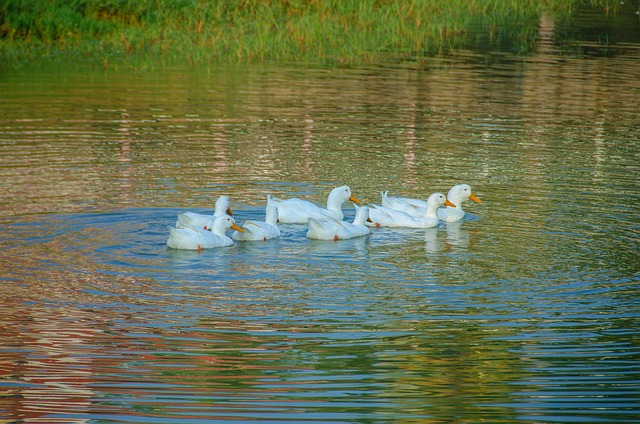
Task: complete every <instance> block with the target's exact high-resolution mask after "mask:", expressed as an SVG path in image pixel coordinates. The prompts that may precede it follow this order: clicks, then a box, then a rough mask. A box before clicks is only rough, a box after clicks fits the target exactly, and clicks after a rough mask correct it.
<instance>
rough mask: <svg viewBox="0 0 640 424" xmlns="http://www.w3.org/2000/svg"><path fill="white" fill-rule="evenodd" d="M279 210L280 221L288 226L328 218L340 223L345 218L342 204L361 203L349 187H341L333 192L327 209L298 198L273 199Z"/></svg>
mask: <svg viewBox="0 0 640 424" xmlns="http://www.w3.org/2000/svg"><path fill="white" fill-rule="evenodd" d="M273 200H274V202H275V205H276V208H277V209H278V221H279V222H282V223H287V224H306V223H307V222H308V221H309V218H313V219H315V220H322V219H325V218H326V217H327V216H328V217H331V218H333V219H336V220H338V221H341V220H342V219H343V218H344V214H343V213H342V204H343V203H344V202H346V201H347V200H350V201H352V202H355V203H360V201H359V200H358V199H356V198H355V197H354V196H353V194H352V193H351V189H350V188H349V187H348V186H340V187H336V188H334V189H333V190H331V193H329V196H328V198H327V207H326V208H322V207H320V206H318V205H316V204H314V203H312V202H309V201H307V200H302V199H298V198H295V197H293V198H290V199H278V198H276V197H273Z"/></svg>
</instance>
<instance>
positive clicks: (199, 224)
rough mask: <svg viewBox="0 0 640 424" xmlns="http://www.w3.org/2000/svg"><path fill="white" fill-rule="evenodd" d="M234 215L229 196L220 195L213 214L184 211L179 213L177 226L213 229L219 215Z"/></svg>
mask: <svg viewBox="0 0 640 424" xmlns="http://www.w3.org/2000/svg"><path fill="white" fill-rule="evenodd" d="M223 215H233V212H232V211H231V206H230V202H229V197H227V196H220V197H218V200H216V206H215V210H214V212H213V215H204V214H201V213H196V212H182V213H179V214H178V220H177V221H176V228H188V227H192V228H202V229H204V230H209V231H211V228H212V227H213V220H214V219H215V218H216V217H218V216H223Z"/></svg>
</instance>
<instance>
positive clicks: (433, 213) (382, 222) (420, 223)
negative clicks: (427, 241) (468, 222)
mask: <svg viewBox="0 0 640 424" xmlns="http://www.w3.org/2000/svg"><path fill="white" fill-rule="evenodd" d="M426 203H427V207H426V208H425V209H424V211H423V215H422V216H421V217H414V216H411V215H409V214H408V213H406V212H403V211H400V210H396V209H392V208H387V207H384V206H379V205H372V207H371V210H370V211H369V217H370V218H371V221H372V222H371V224H369V225H370V226H375V227H408V228H431V227H435V226H437V225H438V222H439V220H438V208H440V207H441V206H443V205H447V206H451V207H455V206H454V205H453V203H451V202H449V200H448V199H447V198H446V197H445V195H444V194H442V193H433V194H432V195H431V196H429V198H428V199H427V202H426Z"/></svg>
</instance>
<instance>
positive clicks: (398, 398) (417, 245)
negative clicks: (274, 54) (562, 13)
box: [0, 43, 640, 423]
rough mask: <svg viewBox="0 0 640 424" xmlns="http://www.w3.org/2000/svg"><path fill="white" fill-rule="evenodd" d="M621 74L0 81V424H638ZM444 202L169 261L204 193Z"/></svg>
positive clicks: (287, 74)
mask: <svg viewBox="0 0 640 424" xmlns="http://www.w3.org/2000/svg"><path fill="white" fill-rule="evenodd" d="M639 63H640V45H638V44H637V43H636V44H633V43H626V44H623V45H621V46H617V47H616V48H615V49H614V48H610V49H608V50H607V52H606V54H602V55H598V54H591V55H586V56H585V55H579V54H568V53H566V52H560V51H558V50H556V48H555V46H554V45H553V44H551V43H546V44H545V43H541V45H540V51H539V52H538V53H537V54H536V55H534V56H531V57H527V58H526V59H523V58H522V57H514V56H511V55H509V54H505V53H483V54H476V53H473V52H459V53H458V54H457V55H455V56H451V57H446V58H435V59H432V60H429V61H426V62H424V63H422V62H421V63H420V64H417V63H388V64H384V65H380V66H368V67H361V68H355V69H322V68H314V67H309V66H305V67H300V66H288V67H278V66H267V65H264V66H249V67H246V66H238V67H220V68H215V69H170V70H164V71H162V70H156V71H154V72H143V73H136V72H129V71H124V70H115V69H107V70H98V69H87V68H84V67H83V66H77V67H73V66H71V67H65V68H64V69H57V70H46V71H42V70H24V71H21V72H19V73H6V74H3V75H1V76H0V92H1V93H2V95H1V96H2V102H0V193H1V194H2V195H1V196H0V224H1V225H2V230H0V279H1V284H0V295H1V296H2V300H3V301H2V303H1V304H0V326H1V328H2V331H0V376H1V377H0V393H1V394H2V395H1V396H0V419H4V420H7V421H10V422H99V421H122V422H176V421H178V420H180V422H192V423H198V422H211V421H222V420H236V421H238V420H239V421H274V422H282V421H298V422H299V421H308V422H313V421H317V422H384V421H406V422H460V423H472V422H478V421H487V422H493V423H511V422H536V423H541V422H554V423H560V422H603V423H604V422H606V423H611V422H637V421H638V420H639V419H640V408H639V407H638V395H639V393H640V365H639V364H640V362H639V361H638V360H639V359H640V347H639V345H638V337H637V334H638V331H639V325H638V318H639V316H640V307H639V303H638V295H639V282H640V272H639V271H640V269H639V268H640V267H639V265H638V264H639V261H638V253H639V245H638V241H639V233H640V231H639V226H638V222H639V218H640V216H639V215H640V214H639V208H638V205H637V202H638V200H639V197H640V196H639V192H638V186H639V185H638V184H639V183H640V181H639V179H640V178H639V175H640V173H639V171H640V169H639V166H638V158H639V148H638V140H639V139H640V118H639V117H638V99H640V85H639V84H638V79H637V69H638V64H639ZM459 182H466V183H469V184H471V185H472V186H473V188H474V191H475V192H476V194H477V195H478V196H479V197H480V198H481V199H482V200H483V203H482V204H470V205H468V207H467V208H466V210H467V212H468V213H469V214H468V216H467V217H466V219H465V220H464V221H463V222H459V223H454V224H447V225H445V224H442V225H441V226H440V227H439V228H434V229H428V230H412V229H401V230H391V229H384V228H381V229H374V230H373V231H372V234H371V235H370V236H368V237H364V238H359V239H353V240H347V241H340V242H320V241H310V240H307V239H306V238H305V228H304V226H297V225H283V226H282V230H283V235H282V237H281V238H280V239H276V240H270V241H267V242H264V243H252V244H250V243H245V244H237V245H234V246H233V247H230V248H222V249H214V250H207V251H204V252H202V253H198V252H189V251H175V250H171V249H167V248H166V246H165V242H166V238H167V236H168V230H167V226H168V225H172V224H173V223H174V222H175V217H176V213H177V212H179V211H183V210H194V211H200V212H205V211H211V210H212V207H213V202H214V201H215V199H216V198H217V196H219V195H222V194H225V195H228V196H230V197H231V199H232V208H233V210H234V211H235V215H234V216H235V217H236V219H237V221H238V222H240V223H241V222H243V221H244V220H245V219H261V218H262V217H263V216H264V203H265V196H266V194H267V193H271V194H274V195H277V196H280V197H290V196H297V197H304V198H306V199H309V200H313V201H315V202H317V203H322V202H324V201H325V199H326V195H327V193H328V192H329V190H330V189H331V188H332V187H334V186H337V185H342V184H349V185H350V186H351V188H352V190H353V192H354V194H355V195H356V196H357V197H359V198H361V199H362V200H363V201H364V202H365V203H368V202H373V203H379V201H380V195H379V193H380V191H382V190H389V192H390V194H394V195H405V196H413V197H421V198H426V197H427V196H428V195H429V194H430V193H432V192H434V191H442V192H445V193H446V191H447V190H448V189H449V187H451V186H452V185H453V184H457V183H459ZM465 206H466V205H465ZM344 210H345V213H346V215H347V219H351V218H352V217H353V214H354V213H353V209H352V207H351V205H345V207H344Z"/></svg>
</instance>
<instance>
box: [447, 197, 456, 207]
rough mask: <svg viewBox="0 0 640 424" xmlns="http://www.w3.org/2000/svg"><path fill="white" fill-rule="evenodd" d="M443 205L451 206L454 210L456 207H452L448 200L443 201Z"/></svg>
mask: <svg viewBox="0 0 640 424" xmlns="http://www.w3.org/2000/svg"><path fill="white" fill-rule="evenodd" d="M444 205H445V206H451V207H452V208H456V207H457V206H456V205H454V204H453V203H451V202H450V201H449V199H445V201H444Z"/></svg>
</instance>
